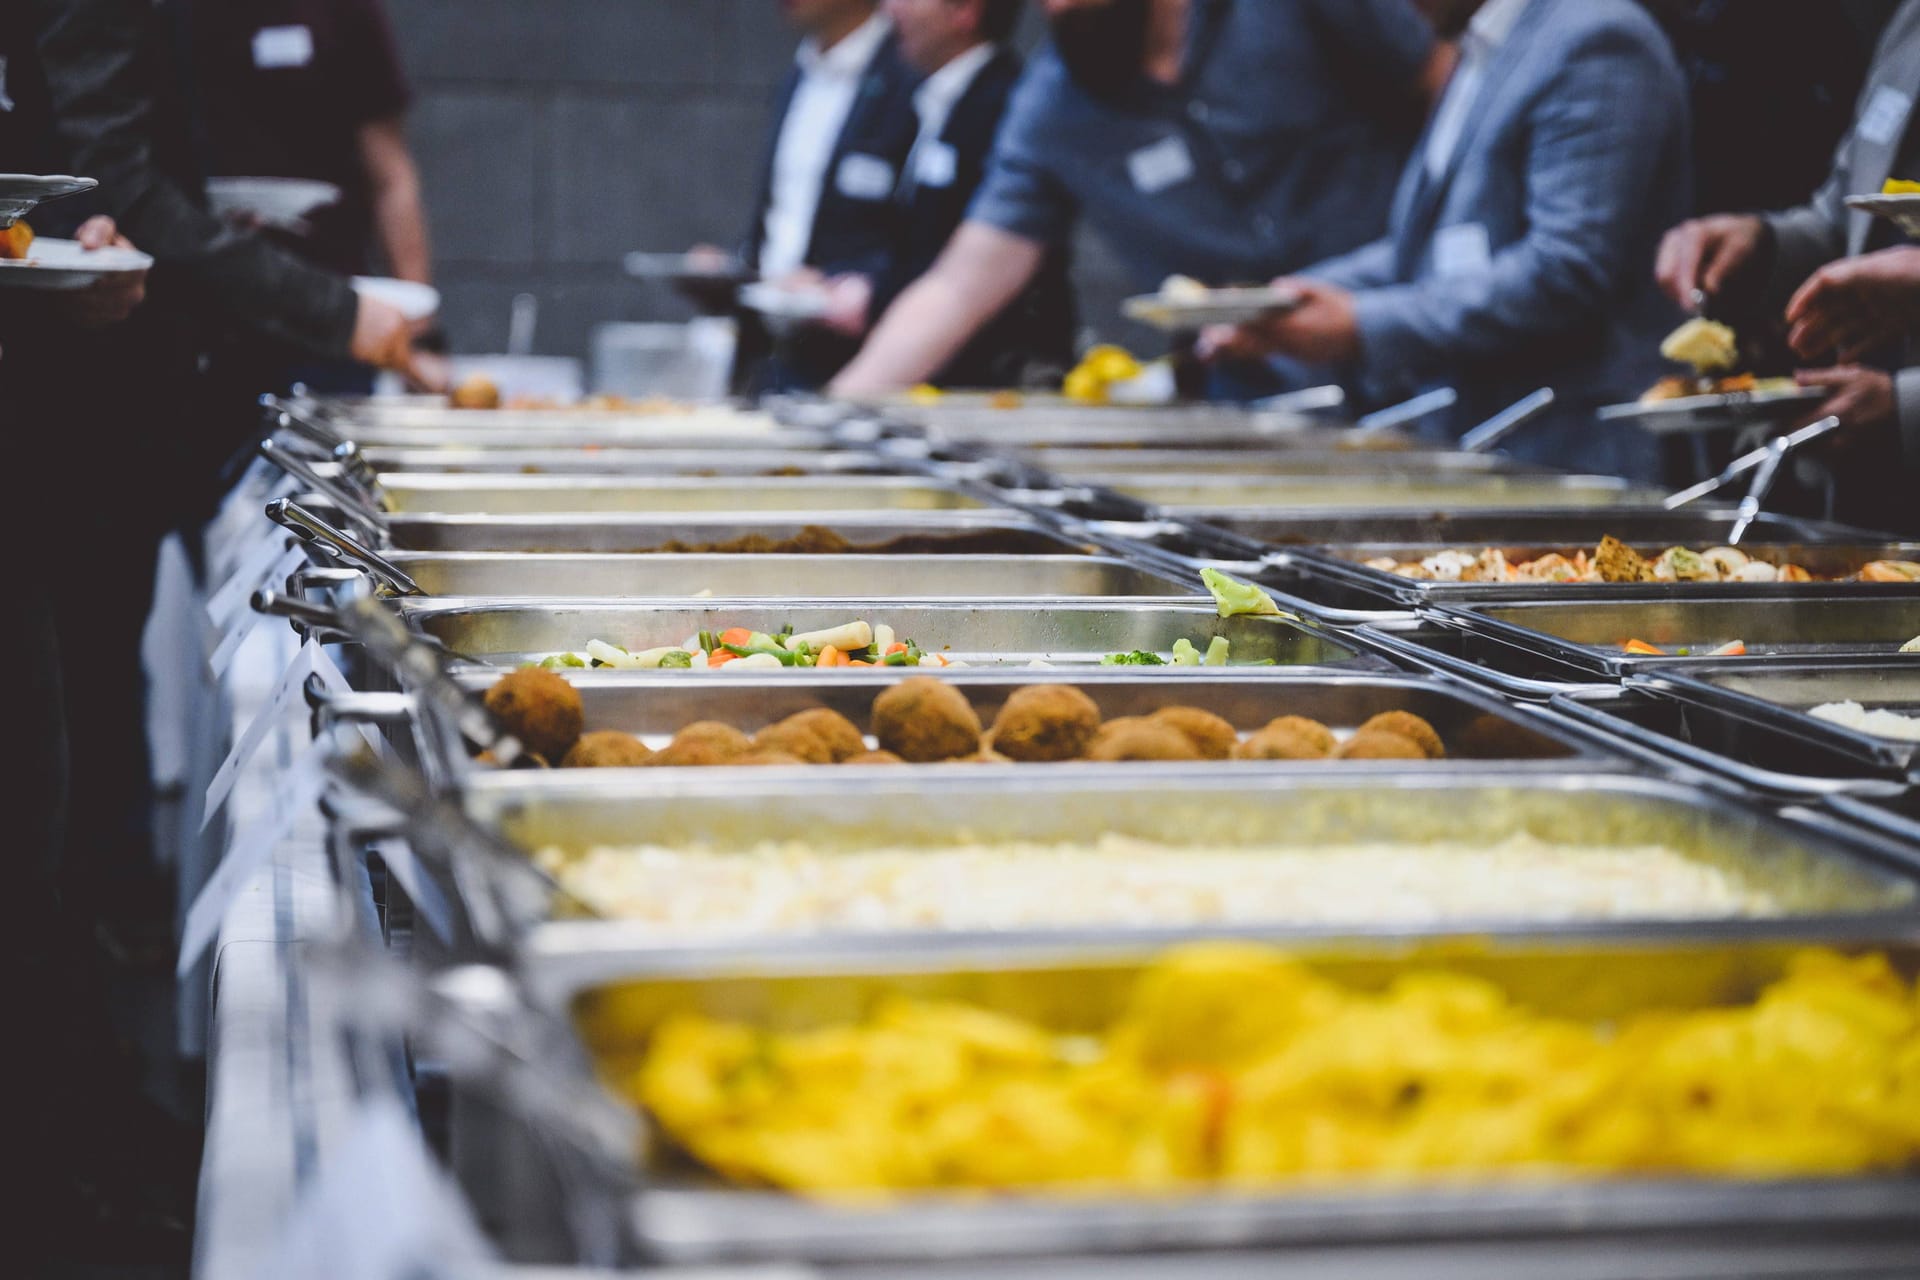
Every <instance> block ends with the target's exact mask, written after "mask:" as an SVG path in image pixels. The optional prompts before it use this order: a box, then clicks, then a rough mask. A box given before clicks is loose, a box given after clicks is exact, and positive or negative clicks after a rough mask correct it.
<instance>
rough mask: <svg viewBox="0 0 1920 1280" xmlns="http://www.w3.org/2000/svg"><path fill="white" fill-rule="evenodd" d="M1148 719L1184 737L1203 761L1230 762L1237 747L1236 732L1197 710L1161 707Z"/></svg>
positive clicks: (1219, 719) (1213, 716) (1217, 718)
mask: <svg viewBox="0 0 1920 1280" xmlns="http://www.w3.org/2000/svg"><path fill="white" fill-rule="evenodd" d="M1147 719H1148V720H1149V721H1151V722H1153V723H1154V724H1164V725H1166V726H1167V727H1168V728H1170V729H1174V730H1177V731H1178V732H1179V733H1181V734H1183V735H1185V737H1186V739H1187V741H1188V742H1191V743H1192V744H1193V749H1194V750H1195V751H1198V752H1199V753H1200V757H1201V758H1202V759H1203V760H1231V759H1232V758H1233V749H1234V748H1235V747H1237V746H1239V745H1240V731H1239V730H1237V729H1235V728H1234V727H1233V726H1232V725H1230V724H1228V723H1227V722H1226V721H1225V720H1222V719H1221V718H1220V717H1219V716H1217V715H1215V714H1213V712H1211V711H1202V710H1200V708H1198V707H1162V708H1160V710H1158V711H1156V712H1154V713H1153V714H1152V715H1150V716H1148V717H1147Z"/></svg>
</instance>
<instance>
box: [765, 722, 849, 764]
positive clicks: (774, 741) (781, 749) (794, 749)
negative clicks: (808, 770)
mask: <svg viewBox="0 0 1920 1280" xmlns="http://www.w3.org/2000/svg"><path fill="white" fill-rule="evenodd" d="M753 749H754V751H756V752H760V753H766V752H772V753H774V754H777V755H789V756H793V757H794V758H795V759H797V760H800V761H802V762H804V763H806V764H832V763H833V748H832V747H830V746H828V745H827V741H826V739H825V738H822V737H821V736H820V735H819V734H818V733H815V732H814V731H813V728H812V726H810V725H805V724H796V723H795V722H794V721H793V720H782V721H781V722H780V723H779V724H772V725H768V726H767V727H766V728H764V729H762V730H761V731H760V732H758V733H756V734H754V735H753Z"/></svg>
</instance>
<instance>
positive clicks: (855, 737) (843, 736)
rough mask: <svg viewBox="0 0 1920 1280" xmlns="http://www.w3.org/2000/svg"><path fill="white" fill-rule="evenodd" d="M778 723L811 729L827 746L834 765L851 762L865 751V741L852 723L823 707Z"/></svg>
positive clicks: (836, 712) (800, 713) (791, 716)
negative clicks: (843, 761)
mask: <svg viewBox="0 0 1920 1280" xmlns="http://www.w3.org/2000/svg"><path fill="white" fill-rule="evenodd" d="M780 723H781V724H783V725H796V726H799V727H802V728H806V729H811V730H812V731H813V733H814V736H815V737H817V738H819V739H820V741H822V742H824V743H826V744H827V750H829V751H831V752H832V753H833V759H834V761H835V762H836V763H838V762H839V761H842V760H851V759H853V757H855V756H857V755H861V754H863V753H865V751H866V749H867V740H866V739H865V738H864V737H862V736H861V734H860V730H859V729H858V728H856V727H855V726H854V723H853V721H851V720H849V719H847V718H846V717H845V716H843V715H841V714H840V713H839V712H838V711H829V710H827V709H826V708H825V707H814V708H813V709H812V710H810V711H802V712H799V713H798V714H796V715H790V716H788V717H787V718H786V719H785V720H782V721H781V722H780Z"/></svg>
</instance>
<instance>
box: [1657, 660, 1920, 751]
mask: <svg viewBox="0 0 1920 1280" xmlns="http://www.w3.org/2000/svg"><path fill="white" fill-rule="evenodd" d="M1637 683H1639V684H1641V685H1642V686H1643V687H1645V688H1647V689H1649V690H1653V691H1656V692H1658V693H1660V694H1661V695H1663V696H1665V697H1669V698H1674V699H1677V700H1680V701H1682V702H1685V703H1688V704H1690V705H1695V706H1699V707H1705V708H1711V709H1714V710H1717V711H1719V712H1721V713H1722V714H1725V715H1728V716H1731V717H1734V718H1735V719H1737V720H1739V721H1741V722H1742V723H1746V724H1751V725H1755V726H1759V727H1762V728H1765V729H1768V730H1771V731H1775V732H1778V733H1782V734H1790V735H1792V736H1793V737H1795V738H1797V739H1798V740H1800V741H1803V742H1806V743H1808V744H1811V745H1817V746H1818V747H1820V748H1823V749H1826V750H1830V751H1834V752H1838V753H1840V754H1841V755H1843V756H1844V757H1846V758H1848V759H1851V760H1853V761H1855V762H1856V763H1857V764H1858V765H1859V766H1860V767H1862V768H1867V769H1871V770H1872V771H1873V772H1875V773H1879V774H1889V775H1893V776H1898V777H1905V778H1920V742H1903V741H1901V740H1899V739H1896V738H1883V737H1880V736H1878V735H1875V734H1870V733H1863V732H1861V731H1859V730H1857V729H1849V728H1845V727H1843V726H1841V725H1838V724H1834V723H1833V722H1831V721H1828V720H1822V719H1818V718H1816V717H1814V716H1812V715H1810V714H1808V713H1809V712H1811V711H1812V710H1813V708H1815V707H1819V706H1824V705H1826V704H1827V703H1831V702H1857V703H1859V704H1860V705H1861V706H1863V707H1865V708H1866V709H1867V710H1869V711H1879V710H1885V711H1893V712H1897V713H1899V714H1901V715H1909V716H1920V661H1915V660H1913V659H1912V658H1911V657H1908V658H1904V659H1899V660H1896V661H1892V662H1888V661H1884V660H1880V659H1871V658H1870V659H1834V660H1832V661H1826V662H1800V663H1791V664H1769V665H1767V666H1764V667H1761V668H1758V669H1756V668H1754V667H1752V666H1747V665H1742V664H1740V663H1738V662H1737V661H1730V662H1703V663H1697V664H1695V665H1693V666H1690V667H1688V668H1687V669H1686V670H1685V671H1684V672H1680V671H1674V672H1661V673H1658V674H1654V675H1649V676H1645V677H1641V678H1640V679H1639V680H1638V681H1637Z"/></svg>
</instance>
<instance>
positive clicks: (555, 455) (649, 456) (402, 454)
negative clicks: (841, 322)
mask: <svg viewBox="0 0 1920 1280" xmlns="http://www.w3.org/2000/svg"><path fill="white" fill-rule="evenodd" d="M361 455H362V456H363V457H364V458H365V459H366V460H367V462H368V463H369V464H370V465H371V466H372V467H373V469H374V470H375V472H377V473H379V474H380V475H381V477H382V478H383V479H384V478H385V477H386V476H387V475H388V474H390V473H395V472H399V473H416V474H417V473H422V472H445V473H449V474H464V475H475V474H477V475H635V476H638V475H657V476H683V477H687V478H690V479H694V478H701V477H709V476H714V477H717V476H762V477H766V476H799V475H861V476H865V475H894V474H897V473H899V472H900V471H902V470H903V469H904V468H903V467H902V465H901V464H900V463H899V462H897V461H889V460H888V459H886V458H883V457H881V456H879V455H878V454H873V453H863V452H859V451H855V450H828V449H757V448H756V449H731V448H729V449H636V448H626V447H617V448H606V449H474V448H458V447H448V448H442V449H411V448H394V447H391V446H387V445H378V446H371V447H368V448H366V449H363V450H361Z"/></svg>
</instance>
